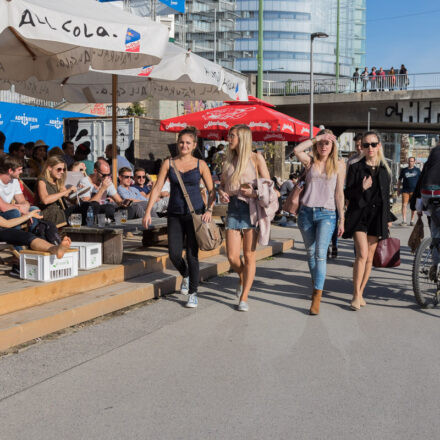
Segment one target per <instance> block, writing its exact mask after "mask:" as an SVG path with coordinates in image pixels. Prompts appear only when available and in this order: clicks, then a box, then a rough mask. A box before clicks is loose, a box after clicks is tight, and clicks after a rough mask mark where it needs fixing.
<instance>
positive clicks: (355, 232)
mask: <svg viewBox="0 0 440 440" xmlns="http://www.w3.org/2000/svg"><path fill="white" fill-rule="evenodd" d="M362 149H363V152H364V158H363V159H361V160H360V161H359V162H357V163H354V164H352V165H351V166H350V167H349V168H348V174H347V181H346V187H345V197H346V199H347V201H348V209H347V212H346V215H345V232H344V235H343V237H344V238H351V237H353V239H354V244H355V248H356V259H355V263H354V266H353V299H352V301H351V304H350V307H351V309H353V310H359V309H360V308H361V307H362V306H365V305H366V302H365V300H364V298H363V294H364V289H365V286H366V285H367V282H368V278H369V277H370V273H371V268H372V265H373V257H374V252H375V251H376V247H377V243H378V242H379V240H381V239H384V238H388V236H389V227H390V226H391V223H390V222H392V221H394V220H396V217H395V216H394V215H393V214H392V213H391V211H390V185H391V171H390V168H389V167H388V165H387V163H386V161H385V158H384V154H383V149H382V144H381V143H380V138H379V135H378V134H377V133H375V132H372V131H369V132H367V133H365V134H364V135H363V136H362Z"/></svg>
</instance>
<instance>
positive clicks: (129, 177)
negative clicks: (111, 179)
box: [121, 176, 131, 179]
mask: <svg viewBox="0 0 440 440" xmlns="http://www.w3.org/2000/svg"><path fill="white" fill-rule="evenodd" d="M121 177H122V178H123V179H131V176H121Z"/></svg>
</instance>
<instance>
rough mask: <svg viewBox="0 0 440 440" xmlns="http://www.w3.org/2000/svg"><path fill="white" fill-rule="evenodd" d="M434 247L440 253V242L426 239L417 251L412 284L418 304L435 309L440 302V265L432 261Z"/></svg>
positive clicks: (429, 238)
mask: <svg viewBox="0 0 440 440" xmlns="http://www.w3.org/2000/svg"><path fill="white" fill-rule="evenodd" d="M434 246H436V247H437V250H438V252H440V240H439V239H432V238H431V237H428V238H425V239H424V240H423V241H422V242H421V243H420V245H419V247H418V248H417V250H416V254H415V257H414V263H413V268H412V283H413V290H414V296H415V298H416V301H417V304H419V305H420V306H421V307H435V306H437V304H438V303H439V301H440V263H439V264H437V266H435V265H434V264H433V260H432V251H433V249H434Z"/></svg>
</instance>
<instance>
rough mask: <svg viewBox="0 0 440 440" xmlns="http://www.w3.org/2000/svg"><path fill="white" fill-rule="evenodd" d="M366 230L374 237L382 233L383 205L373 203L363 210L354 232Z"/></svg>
mask: <svg viewBox="0 0 440 440" xmlns="http://www.w3.org/2000/svg"><path fill="white" fill-rule="evenodd" d="M356 231H358V232H365V233H366V234H367V235H371V236H373V237H380V236H381V235H382V205H372V206H369V207H367V208H365V209H364V210H363V213H362V216H361V218H360V220H359V223H358V224H357V225H356V227H355V228H354V230H353V232H356Z"/></svg>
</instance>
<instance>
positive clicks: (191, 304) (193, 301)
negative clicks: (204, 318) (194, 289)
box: [185, 293, 198, 309]
mask: <svg viewBox="0 0 440 440" xmlns="http://www.w3.org/2000/svg"><path fill="white" fill-rule="evenodd" d="M197 303H198V301H197V293H191V295H190V296H189V297H188V301H187V302H186V304H185V307H188V308H190V309H195V308H196V307H197Z"/></svg>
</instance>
